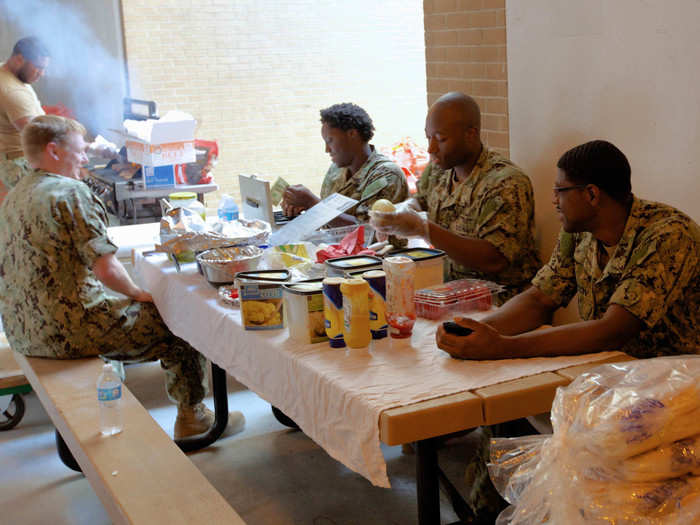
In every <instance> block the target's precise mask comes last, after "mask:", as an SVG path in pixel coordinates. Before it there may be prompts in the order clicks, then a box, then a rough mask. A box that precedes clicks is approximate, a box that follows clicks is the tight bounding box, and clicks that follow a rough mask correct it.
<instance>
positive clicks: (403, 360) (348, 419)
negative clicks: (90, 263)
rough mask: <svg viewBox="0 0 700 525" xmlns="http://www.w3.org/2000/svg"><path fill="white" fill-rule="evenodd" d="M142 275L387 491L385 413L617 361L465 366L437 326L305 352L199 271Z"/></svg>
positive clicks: (196, 337) (208, 349)
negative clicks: (363, 345)
mask: <svg viewBox="0 0 700 525" xmlns="http://www.w3.org/2000/svg"><path fill="white" fill-rule="evenodd" d="M136 268H137V270H138V272H139V274H140V276H141V279H142V282H143V284H144V286H145V287H146V288H147V289H148V290H149V291H150V292H151V294H152V295H153V297H154V300H155V304H156V306H157V307H158V310H159V311H160V313H161V315H162V316H163V319H164V320H165V322H166V324H167V325H168V326H169V327H170V329H171V330H172V331H173V332H174V333H175V334H176V335H178V336H179V337H181V338H183V339H185V340H187V341H188V342H189V343H190V344H192V346H194V347H195V348H197V349H198V350H199V351H200V352H201V353H202V354H204V355H205V356H207V357H208V358H209V359H211V360H212V361H214V362H215V363H216V364H218V365H219V366H220V367H222V368H224V369H225V370H226V371H227V372H228V373H230V374H231V375H232V376H234V377H235V378H236V379H237V380H238V381H240V382H241V383H243V384H244V385H246V386H247V387H248V388H250V389H251V390H252V391H254V392H256V393H257V394H258V395H260V397H262V398H263V399H265V400H266V401H268V402H269V403H271V404H272V405H274V406H276V407H277V408H279V409H280V410H281V411H282V412H284V413H285V414H286V415H287V416H289V417H290V418H292V419H293V420H294V421H295V422H296V423H297V424H298V425H299V427H300V428H301V429H302V430H303V431H304V433H305V434H306V435H308V436H309V437H311V438H312V439H313V440H314V441H315V442H316V443H318V444H319V445H320V446H322V447H323V448H324V449H325V450H326V451H327V452H328V453H329V454H330V455H331V456H332V457H334V458H335V459H336V460H338V461H340V462H341V463H343V464H344V465H346V466H347V467H348V468H350V469H352V470H354V471H355V472H358V473H360V474H362V475H363V476H365V477H366V478H367V479H368V480H370V481H371V482H372V483H373V484H375V485H378V486H380V487H389V486H390V484H389V479H388V477H387V475H386V464H385V462H384V457H383V455H382V452H381V449H380V446H379V416H380V414H381V413H382V412H383V411H384V410H387V409H389V408H394V407H398V406H403V405H407V404H411V403H416V402H418V401H424V400H427V399H433V398H437V397H442V396H446V395H449V394H456V393H459V392H463V391H465V390H472V389H475V388H480V387H485V386H489V385H493V384H496V383H501V382H504V381H509V380H513V379H517V378H520V377H524V376H530V375H534V374H538V373H541V372H547V371H552V370H558V369H561V368H565V367H568V366H574V365H579V364H583V363H587V362H593V361H598V360H601V359H604V358H606V357H609V356H611V355H613V354H614V353H613V352H605V353H599V354H591V355H583V356H571V357H557V358H537V359H513V360H507V361H460V360H457V359H452V358H451V357H450V356H449V355H447V354H446V353H444V352H442V351H440V350H439V349H438V348H437V346H436V344H435V328H436V325H437V322H433V321H427V320H424V319H419V320H418V321H417V323H416V325H415V328H414V333H413V336H412V338H411V339H403V340H399V339H390V338H386V339H382V340H379V341H374V342H373V343H372V345H371V346H370V348H369V349H362V350H355V349H333V348H330V347H329V346H328V345H327V344H325V343H319V344H313V345H311V344H306V345H304V344H298V343H295V342H293V341H291V340H290V339H289V335H288V331H287V330H278V331H274V332H259V331H258V332H250V331H245V330H243V329H242V327H241V317H240V311H239V310H238V309H237V308H231V307H228V306H223V305H221V304H220V303H218V302H217V291H216V289H214V288H213V287H212V286H210V285H209V284H207V282H206V281H205V280H204V278H203V277H202V276H201V275H199V274H198V273H197V270H196V266H195V265H194V264H189V265H183V266H182V273H176V271H175V269H174V267H173V265H172V263H170V262H169V261H167V260H166V259H165V258H164V257H163V256H161V255H160V254H159V255H156V256H149V257H147V258H143V257H137V260H136ZM236 408H240V409H242V410H244V411H245V407H236Z"/></svg>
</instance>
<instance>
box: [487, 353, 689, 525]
mask: <svg viewBox="0 0 700 525" xmlns="http://www.w3.org/2000/svg"><path fill="white" fill-rule="evenodd" d="M698 378H700V356H683V357H662V358H656V359H647V360H640V361H632V362H627V363H620V364H612V365H603V366H600V367H597V368H595V369H594V370H592V371H590V372H588V373H586V374H583V375H581V376H580V377H578V378H577V379H576V380H575V381H574V382H572V383H571V384H570V385H569V386H568V387H565V388H560V389H559V390H558V391H557V395H556V397H555V400H554V403H553V405H552V426H553V429H554V432H553V434H552V435H549V436H529V437H526V438H512V439H494V440H492V442H491V463H490V464H489V474H490V475H491V479H492V481H493V483H494V486H495V487H496V489H497V490H498V491H499V492H500V493H501V495H502V496H503V497H504V498H505V499H506V500H507V501H508V502H509V503H511V506H510V507H509V508H508V509H506V510H505V511H504V512H503V513H501V516H499V518H498V521H497V522H496V523H497V524H499V525H505V524H510V525H524V524H534V523H538V524H539V523H546V524H552V525H553V524H567V525H568V524H572V525H577V524H591V523H592V524H615V525H621V524H630V525H631V524H634V525H679V524H686V523H688V524H690V523H700V457H698V455H697V454H696V452H700V451H698V447H700V387H699V386H698V383H699V381H698Z"/></svg>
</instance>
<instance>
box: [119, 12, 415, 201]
mask: <svg viewBox="0 0 700 525" xmlns="http://www.w3.org/2000/svg"><path fill="white" fill-rule="evenodd" d="M122 4H123V12H124V26H125V42H126V49H127V58H128V63H129V74H130V83H131V90H132V96H134V97H137V98H146V99H153V100H156V101H157V102H158V104H159V113H161V114H162V113H164V112H165V111H166V110H168V109H174V108H177V109H181V110H184V111H188V112H190V113H192V114H193V115H194V116H195V117H196V118H197V120H198V121H199V128H198V130H197V136H198V137H199V138H203V139H216V140H218V142H219V146H220V150H221V157H220V162H219V165H218V167H217V169H216V174H215V176H216V181H217V182H218V183H219V185H220V186H221V187H222V189H223V191H227V192H230V193H233V194H237V193H238V174H239V173H263V174H269V175H271V176H277V175H281V176H284V177H285V178H286V179H287V180H288V181H289V182H291V183H304V184H307V185H308V186H309V187H311V188H312V189H313V190H319V189H320V185H321V180H322V178H323V175H324V174H325V171H326V169H327V168H328V165H329V164H330V160H329V158H328V156H327V155H326V154H325V152H324V145H323V141H322V140H321V135H320V123H319V110H320V109H321V108H323V107H326V106H329V105H331V104H334V103H337V102H355V103H357V104H359V105H361V106H363V107H364V108H365V109H366V110H367V111H368V112H369V114H370V116H371V117H372V119H373V120H374V123H375V127H376V128H377V133H376V136H375V139H374V140H373V143H374V144H376V145H378V146H381V145H390V144H392V143H393V142H395V141H397V140H398V139H400V138H401V137H403V136H406V135H410V136H412V137H413V138H414V139H417V140H418V139H421V138H422V137H423V136H424V131H423V120H424V118H425V111H426V91H425V59H424V56H425V55H424V45H423V14H422V9H421V8H422V1H421V0H387V1H382V2H375V1H373V0H355V1H353V2H318V1H312V0H285V1H282V2H280V1H273V0H237V1H235V2H232V1H229V0H200V1H198V2H192V0H167V1H166V0H149V1H146V0H122ZM207 200H208V202H207V204H208V205H210V206H212V205H215V201H216V200H218V199H217V198H214V199H207ZM212 201H214V202H212Z"/></svg>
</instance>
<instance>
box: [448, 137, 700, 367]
mask: <svg viewBox="0 0 700 525" xmlns="http://www.w3.org/2000/svg"><path fill="white" fill-rule="evenodd" d="M557 167H558V168H559V169H558V172H557V176H556V180H555V183H554V195H553V204H554V206H555V208H556V210H557V212H558V214H559V219H560V220H561V223H562V231H561V233H560V235H559V242H558V244H557V246H556V248H555V249H554V252H553V253H552V256H551V258H550V260H549V262H548V263H547V264H546V265H545V266H544V267H543V268H542V269H540V271H539V272H538V273H537V275H536V276H535V278H534V279H533V280H532V288H529V289H528V290H526V291H525V292H523V293H521V294H519V295H517V296H516V297H514V298H513V299H511V300H510V301H508V302H507V303H506V304H505V305H503V306H502V307H501V308H500V309H499V310H498V311H497V312H496V313H494V314H493V315H490V316H489V317H486V318H484V319H483V321H482V322H476V321H473V320H471V319H459V320H458V322H459V324H462V325H463V326H465V327H467V328H470V329H472V330H473V333H471V334H470V335H468V336H462V337H460V336H455V335H452V334H448V333H445V332H444V331H443V330H442V328H440V329H439V330H438V332H437V342H438V346H439V347H440V348H442V349H443V350H445V351H446V352H448V353H449V354H450V355H452V356H453V357H458V358H461V359H505V358H519V357H540V356H555V355H570V354H583V353H588V352H598V351H601V350H613V349H614V350H622V351H623V352H626V353H628V354H629V355H631V356H634V357H637V358H647V357H657V356H662V355H677V354H695V353H698V351H699V350H700V331H698V328H697V327H698V325H699V324H700V314H699V313H698V312H699V311H700V228H699V227H698V225H697V224H696V223H695V222H694V221H693V220H692V219H691V218H690V217H688V216H687V215H685V214H684V213H682V212H680V211H679V210H676V209H675V208H672V207H671V206H668V205H665V204H660V203H657V202H651V201H645V200H642V199H638V198H637V197H635V196H634V195H633V194H632V191H631V183H630V172H631V170H630V165H629V162H628V161H627V158H626V157H625V155H624V154H623V153H622V152H621V151H620V150H619V149H617V148H616V147H615V146H614V145H613V144H611V143H609V142H606V141H603V140H595V141H592V142H587V143H585V144H581V145H580V146H577V147H575V148H573V149H571V150H569V151H567V152H566V153H564V154H563V155H562V156H561V158H560V159H559V162H558V163H557ZM576 294H578V310H579V315H580V316H581V319H582V320H581V321H580V322H577V323H572V324H567V325H563V326H558V327H554V328H546V329H542V330H537V331H533V330H535V329H536V328H538V327H540V326H541V325H543V324H546V323H547V322H548V320H549V319H550V318H551V315H552V313H553V312H554V311H555V310H556V309H557V308H559V307H563V306H566V305H567V304H568V303H569V301H571V299H572V298H573V297H574V295H576Z"/></svg>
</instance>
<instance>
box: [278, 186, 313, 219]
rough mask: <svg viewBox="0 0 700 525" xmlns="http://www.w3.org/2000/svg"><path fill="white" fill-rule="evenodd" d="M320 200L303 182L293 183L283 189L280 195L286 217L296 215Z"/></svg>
mask: <svg viewBox="0 0 700 525" xmlns="http://www.w3.org/2000/svg"><path fill="white" fill-rule="evenodd" d="M320 201H321V199H319V198H318V197H316V195H314V194H313V193H312V192H311V190H309V189H308V188H307V187H306V186H304V185H303V184H294V185H293V186H289V187H288V188H287V189H286V190H284V194H283V195H282V203H281V204H280V206H282V211H283V212H284V214H285V215H286V216H287V217H296V216H297V215H299V214H300V213H301V212H302V211H305V210H308V209H309V208H311V207H312V206H315V205H316V204H318V203H319V202H320Z"/></svg>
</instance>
